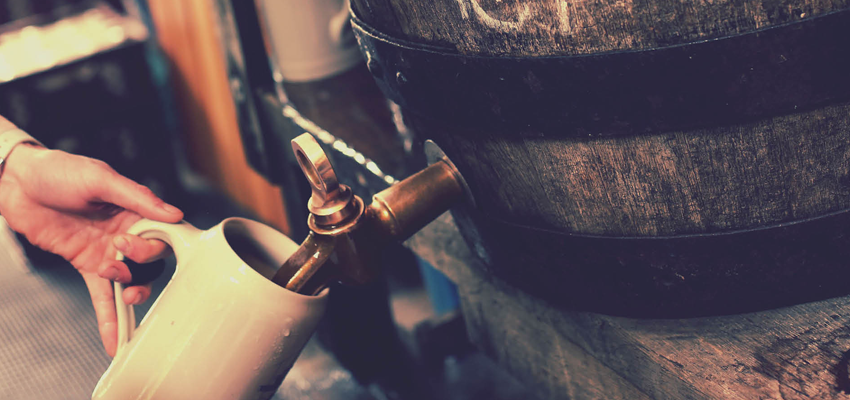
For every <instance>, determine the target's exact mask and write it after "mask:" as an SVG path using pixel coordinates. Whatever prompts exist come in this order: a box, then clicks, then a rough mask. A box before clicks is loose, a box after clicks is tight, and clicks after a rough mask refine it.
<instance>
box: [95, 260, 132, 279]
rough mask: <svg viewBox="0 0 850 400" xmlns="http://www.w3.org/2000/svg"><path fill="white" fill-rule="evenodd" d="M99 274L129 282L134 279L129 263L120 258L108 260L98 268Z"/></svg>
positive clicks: (104, 277) (105, 277)
mask: <svg viewBox="0 0 850 400" xmlns="http://www.w3.org/2000/svg"><path fill="white" fill-rule="evenodd" d="M97 276H99V277H101V278H103V279H107V280H110V281H115V282H121V283H129V282H130V281H131V280H133V275H132V273H130V268H129V267H127V264H125V263H123V262H121V261H118V260H106V261H104V262H103V264H101V265H100V268H98V269H97Z"/></svg>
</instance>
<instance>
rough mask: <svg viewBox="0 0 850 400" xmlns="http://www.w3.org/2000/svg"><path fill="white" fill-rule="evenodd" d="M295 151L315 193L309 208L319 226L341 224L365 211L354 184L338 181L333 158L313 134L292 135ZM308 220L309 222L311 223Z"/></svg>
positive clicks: (311, 217) (329, 226)
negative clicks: (353, 187) (354, 190)
mask: <svg viewBox="0 0 850 400" xmlns="http://www.w3.org/2000/svg"><path fill="white" fill-rule="evenodd" d="M292 151H294V152H295V158H296V159H297V160H298V164H299V165H300V166H301V170H302V171H303V172H304V175H305V176H306V177H307V180H308V181H309V182H310V188H311V190H312V192H313V195H312V196H311V197H310V201H309V202H307V208H308V209H309V210H310V220H309V221H313V222H312V224H315V227H316V228H318V229H325V228H333V227H339V226H340V225H341V224H345V223H347V222H351V221H352V220H353V219H354V218H356V217H357V216H358V215H359V214H360V213H362V211H363V207H362V202H358V201H357V200H356V199H355V197H356V196H354V195H353V193H352V192H351V188H349V187H348V186H346V185H343V184H341V183H339V180H338V179H337V176H336V173H335V172H334V168H333V165H331V161H330V159H328V156H327V154H325V151H324V150H323V149H322V146H320V145H319V142H317V141H316V139H315V138H314V137H313V135H311V134H310V133H302V134H301V135H300V136H298V137H297V138H295V139H292ZM309 221H308V224H310V223H311V222H309ZM310 228H311V229H313V228H314V227H313V226H311V227H310ZM314 230H315V229H314Z"/></svg>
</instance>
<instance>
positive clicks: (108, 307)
mask: <svg viewBox="0 0 850 400" xmlns="http://www.w3.org/2000/svg"><path fill="white" fill-rule="evenodd" d="M83 279H84V280H85V281H86V286H87V287H88V289H89V294H90V295H91V302H92V305H93V306H94V314H95V316H97V329H98V331H99V332H100V340H101V341H102V342H103V348H104V350H106V354H109V356H110V357H115V351H116V349H117V348H118V315H117V313H116V311H115V297H114V294H113V292H112V282H110V281H108V280H106V279H102V278H100V277H98V276H96V275H94V274H88V273H85V274H83Z"/></svg>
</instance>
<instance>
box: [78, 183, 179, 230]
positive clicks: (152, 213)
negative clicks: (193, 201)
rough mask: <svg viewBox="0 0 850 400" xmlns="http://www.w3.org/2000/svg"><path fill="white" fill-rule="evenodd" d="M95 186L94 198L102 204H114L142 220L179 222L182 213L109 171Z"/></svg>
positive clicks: (151, 193) (142, 188)
mask: <svg viewBox="0 0 850 400" xmlns="http://www.w3.org/2000/svg"><path fill="white" fill-rule="evenodd" d="M105 175H106V177H105V178H104V179H101V180H100V181H99V182H98V184H97V189H96V194H95V195H96V196H97V197H98V198H99V199H100V200H101V201H103V202H106V203H111V204H115V205H116V206H119V207H121V208H124V209H125V210H130V211H133V212H135V213H136V214H139V215H141V216H142V217H144V218H149V219H153V220H157V221H162V222H179V221H180V220H181V219H183V212H182V211H180V210H179V209H178V208H177V207H174V206H172V205H170V204H168V203H166V202H164V201H162V199H160V198H159V197H157V196H156V195H155V194H154V193H153V192H152V191H151V190H150V189H148V188H147V187H146V186H143V185H140V184H138V183H136V182H133V181H132V180H130V179H128V178H126V177H124V176H122V175H121V174H119V173H117V172H114V171H109V172H108V173H107V174H105Z"/></svg>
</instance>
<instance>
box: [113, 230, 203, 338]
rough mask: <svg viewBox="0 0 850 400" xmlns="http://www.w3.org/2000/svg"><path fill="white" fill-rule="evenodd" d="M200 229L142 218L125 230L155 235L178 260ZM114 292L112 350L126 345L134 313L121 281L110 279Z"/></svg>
mask: <svg viewBox="0 0 850 400" xmlns="http://www.w3.org/2000/svg"><path fill="white" fill-rule="evenodd" d="M201 232H202V231H201V230H200V229H198V228H195V227H194V226H192V224H190V223H188V222H186V221H180V222H179V223H176V224H169V223H165V222H158V221H152V220H149V219H142V220H139V221H138V222H136V223H135V224H134V225H133V226H131V227H130V229H128V230H127V233H129V234H131V235H137V236H140V237H142V238H144V239H159V240H162V241H163V242H165V243H167V244H168V245H169V246H171V248H172V249H174V256H175V257H176V258H177V259H178V260H179V259H181V258H184V257H186V256H187V255H188V253H189V251H190V250H191V249H192V248H193V247H194V246H193V244H194V243H196V242H197V241H198V239H199V236H200V234H201ZM115 259H116V260H118V261H124V255H123V254H121V252H120V251H119V252H117V254H116V255H115ZM113 289H114V295H115V311H116V314H117V317H118V348H117V349H116V351H115V354H116V355H118V353H119V352H121V350H122V349H123V348H124V347H125V346H126V345H127V343H128V342H129V341H130V339H132V337H133V332H134V331H135V330H136V315H135V313H134V312H133V305H132V304H126V303H124V298H123V296H122V293H123V292H124V285H123V284H122V283H119V282H113Z"/></svg>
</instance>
